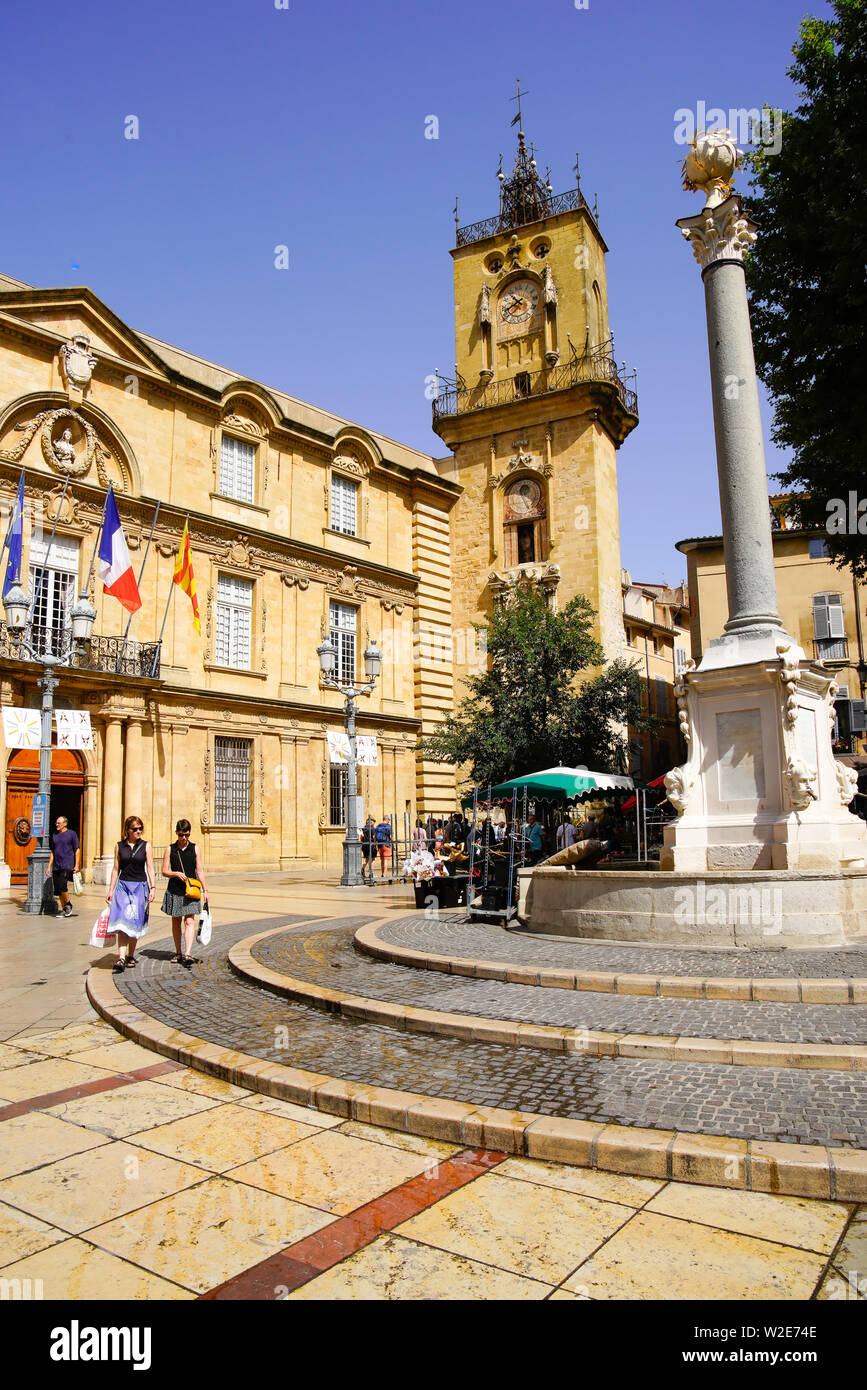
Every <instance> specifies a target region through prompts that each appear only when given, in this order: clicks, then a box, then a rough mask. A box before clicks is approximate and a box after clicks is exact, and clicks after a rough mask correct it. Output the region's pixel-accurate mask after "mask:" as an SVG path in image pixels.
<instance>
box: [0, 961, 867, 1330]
mask: <svg viewBox="0 0 867 1390" xmlns="http://www.w3.org/2000/svg"><path fill="white" fill-rule="evenodd" d="M97 973H98V974H99V975H101V976H102V977H103V980H106V979H107V983H108V984H111V980H110V977H106V975H105V972H103V971H98V972H97ZM92 1032H93V1033H95V1034H96V1035H97V1036H96V1038H95V1040H94V1046H95V1047H99V1046H100V1045H102V1046H103V1047H104V1049H105V1052H106V1054H112V1052H113V1049H114V1048H116V1047H117V1046H118V1044H117V1043H115V1042H114V1039H115V1038H116V1036H117V1035H116V1033H115V1032H114V1031H113V1030H112V1029H110V1028H109V1027H107V1026H106V1025H105V1024H102V1025H100V1026H98V1027H95V1028H93V1029H92ZM46 1040H47V1041H48V1042H50V1044H51V1045H54V1046H55V1047H58V1048H62V1049H64V1050H68V1049H69V1047H70V1046H74V1043H75V1039H74V1037H73V1038H69V1037H68V1036H67V1032H66V1030H61V1031H55V1032H54V1033H53V1034H52V1035H51V1036H50V1037H49V1038H47V1039H46ZM127 1045H128V1044H120V1046H127ZM129 1045H132V1044H129ZM19 1064H20V1066H22V1067H33V1066H36V1065H37V1064H38V1056H37V1055H36V1054H35V1053H34V1052H33V1051H32V1050H30V1051H27V1050H24V1049H22V1051H21V1057H20V1059H19ZM169 1066H170V1067H171V1070H170V1071H169V1072H168V1073H167V1074H165V1075H163V1076H162V1077H161V1079H160V1082H159V1085H160V1086H161V1087H162V1088H163V1089H165V1090H166V1091H168V1092H170V1093H176V1092H178V1091H179V1092H181V1093H184V1094H187V1093H189V1094H197V1093H198V1087H199V1086H200V1085H201V1084H202V1083H207V1087H206V1089H207V1091H208V1094H209V1096H210V1098H211V1100H212V1101H213V1104H212V1105H211V1106H210V1107H209V1108H208V1109H206V1110H204V1111H202V1112H200V1113H199V1114H197V1115H193V1116H190V1117H187V1118H181V1119H176V1120H174V1121H172V1122H171V1123H170V1124H169V1125H168V1126H167V1125H165V1124H159V1123H155V1124H153V1125H152V1126H151V1127H148V1128H145V1129H143V1130H141V1131H140V1132H138V1133H137V1134H135V1135H134V1136H133V1137H132V1139H131V1140H129V1141H127V1142H125V1143H124V1144H117V1143H116V1142H113V1141H111V1140H108V1139H106V1138H104V1137H103V1136H102V1135H101V1134H99V1133H98V1131H96V1130H95V1129H94V1121H96V1122H97V1123H98V1118H99V1117H98V1116H96V1115H93V1116H90V1117H88V1119H87V1122H86V1123H82V1119H81V1117H76V1118H73V1117H72V1116H71V1115H70V1116H68V1117H67V1118H66V1119H65V1120H63V1121H61V1120H59V1119H57V1118H54V1117H49V1116H47V1115H45V1114H43V1113H41V1112H37V1113H36V1114H34V1115H33V1116H30V1117H28V1119H27V1120H26V1121H23V1122H22V1120H20V1119H13V1120H6V1121H2V1120H0V1160H2V1165H0V1175H2V1177H3V1178H9V1179H11V1180H12V1181H11V1183H9V1184H7V1186H6V1187H5V1188H4V1196H5V1197H7V1198H8V1197H11V1198H13V1199H14V1200H13V1201H12V1202H10V1201H8V1200H4V1201H3V1202H0V1273H2V1276H3V1279H4V1280H5V1281H8V1282H10V1283H12V1281H14V1280H21V1281H22V1282H23V1281H25V1280H30V1281H31V1282H35V1286H36V1289H38V1292H36V1294H35V1297H37V1298H45V1299H47V1300H54V1301H59V1300H64V1299H65V1300H73V1301H75V1300H81V1299H82V1298H86V1299H95V1300H100V1301H104V1302H106V1303H109V1302H114V1303H116V1301H117V1299H118V1297H125V1298H138V1299H142V1298H147V1299H149V1300H151V1301H153V1300H179V1301H184V1300H190V1299H193V1298H196V1297H204V1298H206V1299H209V1300H210V1299H217V1300H234V1301H239V1300H244V1301H248V1300H251V1299H256V1300H266V1301H273V1300H275V1299H285V1298H290V1299H303V1300H309V1301H317V1300H329V1301H330V1300H335V1299H339V1300H345V1299H356V1300H357V1299H367V1300H370V1299H377V1300H389V1301H406V1300H411V1299H419V1300H420V1299H424V1300H426V1301H431V1300H437V1301H441V1300H446V1299H455V1298H464V1299H467V1298H471V1299H473V1300H474V1301H476V1302H478V1301H480V1300H488V1301H489V1300H493V1299H508V1300H514V1299H516V1298H533V1299H547V1298H557V1299H570V1298H573V1299H574V1298H582V1299H587V1298H603V1299H604V1298H606V1297H614V1298H617V1297H622V1294H623V1286H624V1285H625V1283H627V1282H628V1283H629V1284H630V1285H631V1286H632V1287H633V1288H635V1290H636V1291H638V1292H640V1293H641V1296H643V1297H647V1298H659V1299H663V1298H677V1297H683V1298H694V1297H695V1296H696V1291H697V1290H698V1291H700V1292H701V1293H702V1294H703V1295H704V1296H707V1297H719V1296H721V1294H727V1293H729V1292H730V1291H731V1292H732V1293H733V1294H734V1295H736V1296H737V1297H739V1298H741V1299H745V1298H755V1299H758V1298H768V1297H774V1298H783V1299H789V1300H794V1299H803V1298H820V1299H825V1298H842V1299H844V1300H847V1301H848V1300H849V1299H855V1298H857V1297H858V1296H859V1291H858V1289H857V1288H856V1287H855V1286H854V1281H852V1280H849V1279H848V1271H850V1270H854V1269H857V1268H859V1267H860V1268H863V1265H862V1264H860V1256H859V1253H858V1252H859V1249H860V1247H861V1244H862V1243H863V1224H864V1223H863V1217H864V1214H865V1213H864V1209H861V1210H860V1211H859V1209H858V1208H857V1207H856V1208H853V1206H852V1205H851V1203H849V1202H848V1201H821V1200H819V1201H817V1200H815V1199H807V1198H803V1197H792V1196H780V1195H770V1194H765V1193H762V1192H750V1191H732V1190H720V1189H719V1188H714V1187H707V1186H697V1185H695V1184H694V1183H692V1182H691V1183H689V1184H684V1183H681V1182H677V1181H669V1180H664V1179H663V1180H653V1179H646V1178H641V1177H633V1176H629V1175H625V1176H624V1175H619V1174H615V1173H612V1172H610V1171H603V1170H601V1169H598V1168H597V1169H592V1170H588V1169H579V1168H575V1167H564V1166H562V1165H560V1164H556V1163H550V1162H545V1161H540V1160H536V1159H533V1158H528V1157H522V1158H508V1157H507V1155H506V1154H505V1153H498V1152H491V1151H489V1150H484V1151H483V1150H479V1149H473V1148H467V1147H464V1148H460V1147H458V1146H456V1145H453V1144H444V1143H440V1142H437V1141H432V1140H428V1139H423V1138H419V1137H418V1136H416V1135H412V1134H406V1133H401V1132H396V1131H394V1130H385V1129H381V1128H377V1127H375V1126H373V1125H370V1124H359V1123H358V1122H357V1121H355V1120H346V1121H344V1120H343V1119H341V1118H340V1117H336V1116H329V1115H326V1114H324V1113H323V1112H322V1111H318V1110H311V1109H304V1110H301V1111H300V1112H298V1108H297V1107H295V1106H292V1105H287V1104H286V1103H284V1102H282V1101H279V1100H269V1099H267V1098H266V1097H264V1096H262V1095H260V1094H250V1093H248V1092H246V1091H244V1090H242V1089H241V1088H239V1087H237V1086H232V1085H230V1084H229V1083H227V1082H225V1081H216V1080H214V1079H213V1078H208V1077H205V1076H203V1074H202V1073H201V1072H199V1071H189V1070H186V1069H183V1068H177V1069H175V1068H174V1067H173V1066H172V1064H169ZM128 1079H129V1078H127V1077H126V1076H125V1074H123V1073H119V1074H118V1075H117V1076H116V1077H115V1080H116V1081H117V1082H118V1083H123V1082H124V1081H125V1080H128ZM266 1100H267V1104H268V1105H269V1107H270V1108H269V1109H267V1110H266V1109H263V1108H261V1105H260V1102H263V1101H266ZM253 1107H256V1108H255V1109H254V1108H253ZM239 1111H240V1112H241V1113H239ZM244 1115H247V1116H249V1117H250V1120H251V1123H250V1124H249V1125H248V1124H246V1123H243V1124H239V1120H243V1116H244ZM155 1118H156V1117H155ZM299 1118H300V1120H301V1121H303V1123H299ZM25 1128H26V1129H27V1131H28V1132H27V1133H24V1132H23V1130H24V1129H25ZM37 1131H39V1132H37ZM49 1131H53V1135H52V1134H50V1133H49ZM61 1135H62V1142H61V1143H57V1142H52V1140H53V1138H54V1137H55V1136H61ZM46 1139H48V1141H49V1142H48V1143H47V1144H46V1142H45V1141H46ZM130 1145H133V1146H134V1150H135V1159H136V1162H137V1163H138V1164H139V1165H140V1174H139V1177H140V1180H139V1181H137V1182H131V1181H128V1180H127V1181H125V1184H124V1186H125V1188H126V1189H127V1193H128V1195H129V1196H131V1197H132V1198H133V1199H134V1200H137V1201H138V1202H139V1205H138V1206H134V1207H133V1208H132V1209H131V1210H127V1211H126V1212H125V1213H124V1214H122V1215H119V1216H118V1215H114V1216H113V1215H112V1214H111V1210H107V1209H106V1189H105V1187H104V1185H103V1186H101V1187H99V1188H98V1189H96V1190H94V1188H93V1182H92V1169H89V1168H88V1166H87V1165H86V1164H76V1163H72V1164H70V1162H69V1157H70V1155H72V1154H75V1153H77V1152H81V1151H82V1150H88V1149H92V1148H93V1147H94V1146H96V1147H97V1149H101V1150H103V1152H104V1154H105V1158H106V1159H111V1157H112V1155H113V1154H114V1155H115V1158H117V1157H120V1158H121V1159H122V1160H123V1162H124V1163H125V1164H126V1163H128V1161H129V1159H130V1157H131V1156H132V1154H131V1150H130ZM166 1156H168V1157H170V1158H172V1159H174V1160H185V1161H186V1162H187V1163H188V1164H192V1165H194V1176H195V1178H196V1181H194V1182H193V1183H186V1184H184V1185H180V1186H178V1187H177V1188H175V1189H174V1190H170V1191H169V1192H167V1193H163V1190H162V1187H161V1186H160V1185H159V1184H158V1183H157V1184H155V1183H154V1181H153V1176H152V1174H151V1176H148V1174H149V1172H150V1169H151V1166H152V1165H153V1164H154V1163H156V1164H157V1165H158V1166H159V1165H161V1164H164V1162H165V1158H166ZM108 1166H109V1167H110V1166H111V1165H110V1164H109V1165H108ZM104 1167H105V1165H104ZM128 1177H129V1174H127V1178H128ZM141 1178H144V1180H143V1181H142V1180H141ZM359 1199H361V1201H362V1205H356V1206H354V1207H352V1203H353V1202H357V1201H358V1200H359ZM114 1205H115V1206H116V1205H117V1203H116V1202H115V1204H114ZM121 1205H124V1206H125V1205H127V1203H126V1202H124V1203H122V1204H121ZM344 1207H351V1210H349V1211H348V1212H347V1214H346V1215H341V1214H340V1210H341V1209H342V1208H344ZM49 1213H50V1214H51V1215H52V1216H53V1217H54V1221H52V1222H50V1221H49V1220H47V1217H48V1215H49ZM74 1213H78V1216H77V1218H76V1217H75V1216H74ZM82 1218H83V1219H84V1220H85V1221H90V1220H91V1219H95V1224H94V1225H89V1226H86V1227H85V1228H84V1229H82V1230H80V1231H78V1230H75V1231H74V1233H72V1232H71V1228H77V1227H78V1226H79V1225H80V1224H81V1219H82ZM58 1223H59V1224H58ZM661 1236H664V1237H665V1238H664V1239H660V1237H661ZM624 1253H625V1254H626V1258H624ZM611 1270H614V1271H616V1273H615V1275H614V1278H613V1279H612V1278H611V1273H610V1271H611ZM609 1285H610V1287H609ZM12 1296H13V1297H14V1296H15V1295H14V1294H13V1295H12ZM860 1296H862V1297H863V1294H861V1295H860ZM24 1297H27V1294H26V1293H25V1294H24Z"/></svg>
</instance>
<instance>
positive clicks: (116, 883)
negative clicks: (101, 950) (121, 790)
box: [105, 816, 156, 974]
mask: <svg viewBox="0 0 867 1390" xmlns="http://www.w3.org/2000/svg"><path fill="white" fill-rule="evenodd" d="M155 883H156V876H155V874H154V857H153V851H152V850H151V847H150V845H149V844H148V842H147V840H146V839H145V838H144V825H143V824H142V821H141V820H140V819H139V817H138V816H127V818H126V820H125V821H124V823H123V839H122V840H118V842H117V844H116V845H115V848H114V866H113V868H112V871H111V883H110V884H109V888H108V893H107V894H106V898H105V900H106V902H107V903H108V904H109V907H110V909H111V910H110V912H109V916H108V935H109V936H111V935H113V934H116V935H117V952H118V956H117V960H116V962H115V966H114V969H115V973H116V974H119V973H120V972H121V971H122V970H124V969H126V970H131V969H133V967H134V966H135V963H136V960H135V948H136V944H137V942H138V941H140V940H141V938H142V937H143V936H144V934H145V932H146V931H147V929H148V916H149V913H150V905H151V903H152V902H153V900H154V891H155V889H154V885H155Z"/></svg>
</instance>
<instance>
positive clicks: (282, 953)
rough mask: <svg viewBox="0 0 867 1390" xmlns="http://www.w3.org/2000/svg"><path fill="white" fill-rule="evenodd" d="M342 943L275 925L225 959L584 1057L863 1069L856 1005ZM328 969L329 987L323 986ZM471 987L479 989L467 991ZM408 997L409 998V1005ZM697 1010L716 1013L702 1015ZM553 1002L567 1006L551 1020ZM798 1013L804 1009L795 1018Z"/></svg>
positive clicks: (268, 982) (409, 1027)
mask: <svg viewBox="0 0 867 1390" xmlns="http://www.w3.org/2000/svg"><path fill="white" fill-rule="evenodd" d="M352 943H353V933H352V932H351V931H347V932H341V933H338V932H335V931H334V930H333V929H332V930H327V931H318V930H310V931H304V932H299V931H298V930H294V931H290V932H287V931H286V929H285V928H283V927H277V928H272V929H271V930H269V931H267V932H261V933H258V934H257V935H255V936H252V937H249V938H247V939H245V940H242V941H240V942H238V944H237V945H236V946H234V947H232V948H231V950H230V951H229V955H228V960H229V964H230V966H231V968H232V969H233V970H235V971H236V973H237V974H238V975H239V976H241V977H242V978H244V979H247V980H249V981H251V982H252V983H254V984H256V985H259V986H261V987H263V988H265V989H268V990H270V991H272V992H273V993H275V994H278V995H281V996H283V997H284V998H287V999H293V1000H298V1001H300V1002H302V1003H305V1004H309V1005H312V1006H313V1007H315V1008H319V1009H323V1010H326V1011H329V1012H333V1013H338V1014H341V1015H342V1016H344V1017H346V1018H350V1019H356V1020H361V1021H363V1022H367V1023H375V1024H380V1025H383V1026H385V1027H390V1028H396V1029H399V1030H402V1031H406V1032H412V1033H429V1034H434V1035H437V1036H444V1037H451V1038H458V1039H465V1040H468V1041H474V1042H488V1043H503V1044H506V1045H507V1046H512V1047H514V1046H518V1047H533V1048H540V1049H545V1050H551V1051H558V1052H565V1053H579V1052H580V1053H584V1054H585V1055H587V1056H589V1057H646V1058H660V1059H665V1060H673V1061H684V1062H710V1063H720V1064H724V1065H734V1066H767V1067H787V1068H825V1069H828V1070H836V1071H863V1070H867V1046H864V1045H863V1044H861V1043H859V1042H858V1041H857V1039H858V1038H860V1037H863V1036H864V1031H865V1029H867V1008H863V1009H858V1010H851V1009H836V1008H834V1007H833V1006H826V1005H818V1006H815V1005H813V1006H811V1005H806V1006H800V1008H798V1007H797V1006H791V1005H779V1004H774V1003H771V1004H744V1003H742V1002H734V1003H728V1004H726V1003H719V1004H714V1003H710V1004H707V1003H703V1002H702V1001H694V1000H689V999H677V1000H670V1001H666V1002H665V1003H657V1002H656V1001H650V1000H644V999H637V998H631V999H630V998H620V999H615V998H612V996H611V995H608V994H601V995H591V994H582V995H581V996H580V997H577V998H576V997H575V995H574V994H569V995H559V996H552V994H551V993H550V991H545V990H542V991H538V990H535V989H534V988H533V987H531V986H527V985H515V984H512V983H505V984H504V983H497V984H495V985H493V986H492V985H477V984H476V983H475V982H473V981H467V980H464V979H453V980H448V979H443V980H442V981H440V982H439V986H438V987H437V986H436V984H435V982H434V981H432V980H431V979H430V977H429V976H426V975H424V974H420V973H419V972H418V971H412V970H407V969H406V968H405V967H401V966H392V967H391V968H389V967H387V966H386V967H384V968H383V967H381V966H378V965H377V964H375V963H374V962H373V961H372V960H370V959H365V958H359V957H358V956H356V955H355V952H354V950H353V944H352ZM337 971H339V975H337V974H336V973H335V972H337ZM336 979H339V980H340V988H333V987H332V981H333V980H336ZM479 992H480V993H481V995H482V998H481V1000H478V999H476V998H474V997H473V996H474V995H476V994H477V993H479ZM494 995H496V997H495V998H492V996H494ZM432 996H433V997H432ZM450 996H451V998H450ZM413 998H415V999H418V1000H419V1001H420V1002H419V1003H418V1004H413V1003H412V1002H411V1000H412V999H413ZM422 1001H423V1002H422ZM431 1005H432V1007H431ZM546 1010H547V1014H546ZM708 1010H711V1011H712V1012H713V1013H714V1014H715V1015H716V1018H708V1017H707V1014H708ZM648 1012H655V1014H656V1015H657V1016H659V1015H662V1016H663V1017H662V1023H663V1025H664V1026H665V1028H666V1031H665V1032H664V1033H661V1032H643V1031H640V1029H639V1028H638V1027H637V1026H636V1017H638V1018H639V1019H640V1016H641V1014H642V1013H643V1014H644V1015H645V1017H646V1016H647V1014H648ZM557 1013H559V1014H560V1015H561V1016H563V1015H571V1017H570V1018H568V1020H564V1021H562V1022H557V1021H555V1019H554V1017H553V1015H555V1014H557ZM702 1014H704V1015H705V1017H704V1018H702V1017H701V1015H702ZM720 1014H728V1015H729V1019H730V1022H731V1023H732V1024H735V1025H737V1026H738V1029H739V1031H737V1032H736V1033H735V1034H734V1035H733V1036H732V1035H726V1036H723V1035H721V1034H720V1033H719V1015H720ZM781 1014H782V1015H783V1017H782V1018H781V1017H780V1015H781ZM795 1014H797V1015H798V1017H793V1015H795ZM612 1015H613V1017H612ZM618 1015H620V1017H619V1018H618V1017H617V1016H618ZM624 1015H625V1017H623V1016H624ZM757 1015H760V1016H761V1017H760V1018H758V1019H757ZM802 1020H807V1026H806V1028H805V1025H804V1022H803V1021H802ZM835 1024H836V1026H837V1028H840V1025H841V1024H842V1025H843V1028H842V1030H841V1031H842V1032H843V1033H844V1034H845V1036H842V1037H840V1036H837V1037H835V1035H834V1034H835V1029H834V1025H835ZM810 1029H812V1031H813V1032H814V1033H816V1034H818V1035H819V1036H818V1039H817V1040H813V1041H810V1040H809V1039H808V1040H806V1041H805V1040H803V1038H800V1039H799V1038H797V1037H796V1036H795V1034H796V1033H798V1032H801V1033H803V1032H804V1031H808V1032H809V1031H810ZM775 1035H776V1036H775ZM826 1038H827V1041H826ZM847 1038H851V1039H852V1040H851V1041H847Z"/></svg>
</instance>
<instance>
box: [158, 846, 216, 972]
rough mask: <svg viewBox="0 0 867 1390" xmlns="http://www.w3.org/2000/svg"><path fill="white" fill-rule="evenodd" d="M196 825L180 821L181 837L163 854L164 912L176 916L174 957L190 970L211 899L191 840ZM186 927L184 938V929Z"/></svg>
mask: <svg viewBox="0 0 867 1390" xmlns="http://www.w3.org/2000/svg"><path fill="white" fill-rule="evenodd" d="M191 831H192V826H191V825H190V822H189V821H188V820H179V821H178V823H177V825H176V826H175V834H176V835H177V837H178V838H177V839H176V840H175V842H174V844H173V845H167V846H166V850H165V853H164V855H163V877H164V878H165V879H166V880H167V883H166V891H165V894H164V896H163V901H162V904H161V907H162V911H163V912H164V913H165V914H166V916H167V917H171V919H172V939H173V940H174V943H175V954H174V956H173V958H172V959H173V960H174V962H175V964H176V965H183V966H184V967H185V968H186V969H187V970H189V968H190V966H191V965H192V964H193V942H194V941H195V939H196V927H197V926H198V919H199V914H200V913H201V911H202V908H203V907H204V905H205V903H206V902H207V900H208V888H207V884H206V883H205V870H204V867H203V865H202V860H201V856H200V855H199V851H198V847H197V846H196V845H194V844H193V843H192V841H191V840H190V833H191ZM188 885H192V887H193V889H196V887H197V886H198V897H196V896H195V895H191V894H190V892H189V891H188ZM182 928H183V941H182V940H181V929H182Z"/></svg>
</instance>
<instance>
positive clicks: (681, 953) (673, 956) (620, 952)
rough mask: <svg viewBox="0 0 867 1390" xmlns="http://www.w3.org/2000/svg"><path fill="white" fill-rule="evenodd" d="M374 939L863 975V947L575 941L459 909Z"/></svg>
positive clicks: (687, 966) (569, 963) (482, 951)
mask: <svg viewBox="0 0 867 1390" xmlns="http://www.w3.org/2000/svg"><path fill="white" fill-rule="evenodd" d="M377 936H378V937H379V939H380V940H381V941H383V942H388V943H391V944H393V945H395V946H403V947H410V948H413V949H417V950H419V951H421V952H428V953H430V954H431V955H439V956H443V957H449V956H463V957H467V958H471V959H476V960H488V961H500V962H502V963H503V964H511V965H527V966H533V965H535V966H539V967H548V966H550V967H552V968H554V969H563V970H581V971H601V972H616V973H618V974H636V975H654V976H658V975H661V974H664V975H687V976H690V975H691V976H699V977H701V978H705V977H707V976H711V975H720V976H724V977H737V978H740V979H747V978H750V977H751V976H753V977H756V978H759V977H763V976H764V977H771V978H778V977H781V976H789V977H792V978H801V977H807V978H812V979H851V978H853V977H858V978H862V977H863V978H867V947H865V946H851V947H835V948H833V949H826V948H818V947H817V948H816V949H815V950H810V951H792V950H788V949H784V950H773V949H770V948H769V949H768V950H764V951H757V950H748V949H746V948H743V949H731V950H719V949H704V950H698V949H696V950H693V949H689V948H685V947H680V946H678V947H669V946H645V945H641V944H639V943H635V944H634V945H633V944H629V945H624V944H623V943H622V942H617V943H614V942H612V943H607V942H599V941H581V940H577V939H564V938H563V937H554V936H540V935H539V934H538V933H536V932H533V933H530V932H521V931H511V930H510V931H504V930H503V928H502V927H497V926H487V925H482V924H479V923H477V922H464V920H463V914H461V913H444V912H441V913H438V914H437V915H436V916H432V917H426V916H425V915H424V913H421V912H416V913H413V914H412V915H409V916H407V917H402V918H394V919H393V920H391V921H389V922H388V923H386V924H384V925H382V926H380V927H379V928H378V930H377Z"/></svg>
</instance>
